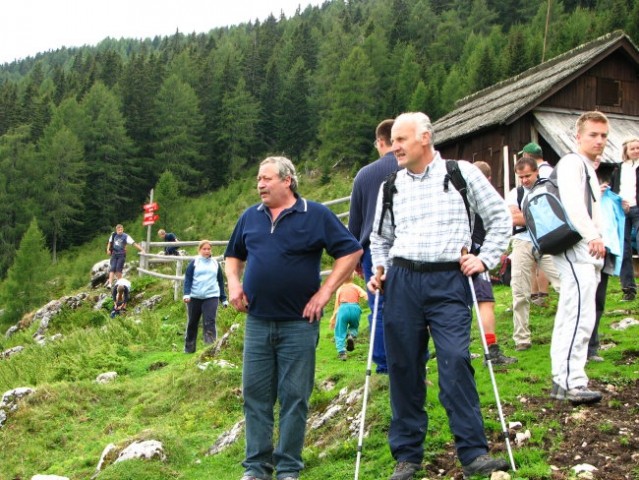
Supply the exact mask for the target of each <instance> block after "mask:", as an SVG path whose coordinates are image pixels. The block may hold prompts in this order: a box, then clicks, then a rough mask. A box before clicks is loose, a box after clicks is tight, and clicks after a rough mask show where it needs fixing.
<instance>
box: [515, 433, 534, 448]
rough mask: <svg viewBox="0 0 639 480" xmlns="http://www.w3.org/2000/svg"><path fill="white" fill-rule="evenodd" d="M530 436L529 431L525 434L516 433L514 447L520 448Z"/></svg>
mask: <svg viewBox="0 0 639 480" xmlns="http://www.w3.org/2000/svg"><path fill="white" fill-rule="evenodd" d="M530 437H531V434H530V430H526V431H525V432H517V433H516V434H515V445H517V446H518V447H521V446H522V445H523V444H524V443H526V441H527V440H530Z"/></svg>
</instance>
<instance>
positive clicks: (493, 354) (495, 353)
mask: <svg viewBox="0 0 639 480" xmlns="http://www.w3.org/2000/svg"><path fill="white" fill-rule="evenodd" d="M487 360H490V362H491V363H492V364H493V365H510V364H511V363H517V362H518V361H519V360H518V359H517V358H515V357H507V356H506V355H504V354H503V353H502V351H501V349H500V348H499V344H498V343H493V344H492V345H488V358H487V359H486V360H484V365H487V364H488V362H487Z"/></svg>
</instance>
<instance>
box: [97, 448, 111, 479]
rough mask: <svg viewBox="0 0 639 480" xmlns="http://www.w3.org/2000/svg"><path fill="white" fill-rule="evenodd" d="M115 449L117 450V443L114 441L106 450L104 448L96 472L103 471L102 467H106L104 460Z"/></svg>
mask: <svg viewBox="0 0 639 480" xmlns="http://www.w3.org/2000/svg"><path fill="white" fill-rule="evenodd" d="M113 450H115V445H114V444H113V443H109V444H108V445H107V446H106V447H104V450H102V455H100V461H99V462H98V466H97V467H96V468H95V471H96V472H100V471H102V469H103V468H104V462H105V461H106V458H107V456H108V455H109V454H110V453H111V452H112V451H113ZM96 475H97V474H96Z"/></svg>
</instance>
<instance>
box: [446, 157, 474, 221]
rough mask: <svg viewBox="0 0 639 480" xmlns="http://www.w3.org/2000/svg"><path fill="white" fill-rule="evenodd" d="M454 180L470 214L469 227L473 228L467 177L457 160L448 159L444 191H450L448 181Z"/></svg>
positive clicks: (454, 184)
mask: <svg viewBox="0 0 639 480" xmlns="http://www.w3.org/2000/svg"><path fill="white" fill-rule="evenodd" d="M449 182H452V184H453V187H455V189H457V191H458V192H459V194H460V195H461V197H462V200H464V206H465V207H466V214H467V215H468V228H470V230H471V231H472V230H473V224H472V217H471V214H470V203H468V188H467V185H466V179H465V178H464V176H463V175H462V173H461V170H460V169H459V165H458V164H457V161H455V160H446V176H445V177H444V192H447V191H448V183H449Z"/></svg>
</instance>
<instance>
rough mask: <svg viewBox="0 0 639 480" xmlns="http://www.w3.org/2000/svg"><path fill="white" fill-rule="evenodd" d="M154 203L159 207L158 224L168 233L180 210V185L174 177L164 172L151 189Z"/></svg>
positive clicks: (168, 172) (166, 171) (167, 171)
mask: <svg viewBox="0 0 639 480" xmlns="http://www.w3.org/2000/svg"><path fill="white" fill-rule="evenodd" d="M153 193H154V194H155V195H154V199H153V200H154V201H156V202H157V203H158V204H159V205H160V207H161V211H160V223H161V224H162V225H164V228H165V229H166V230H167V231H169V230H173V227H174V226H175V223H176V219H177V218H178V215H179V211H178V210H179V208H180V198H181V197H180V183H179V181H178V179H177V178H175V175H173V173H171V172H170V171H169V170H165V171H164V172H163V173H162V175H160V179H159V180H158V183H157V184H156V185H155V188H154V189H153Z"/></svg>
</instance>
